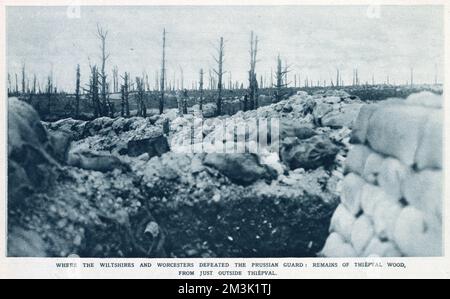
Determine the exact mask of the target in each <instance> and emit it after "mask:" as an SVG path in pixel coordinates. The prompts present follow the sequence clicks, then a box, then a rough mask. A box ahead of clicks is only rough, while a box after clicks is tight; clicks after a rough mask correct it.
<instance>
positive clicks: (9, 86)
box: [8, 73, 12, 96]
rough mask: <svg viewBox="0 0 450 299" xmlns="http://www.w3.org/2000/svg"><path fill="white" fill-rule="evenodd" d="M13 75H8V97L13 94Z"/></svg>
mask: <svg viewBox="0 0 450 299" xmlns="http://www.w3.org/2000/svg"><path fill="white" fill-rule="evenodd" d="M11 84H12V83H11V74H10V73H8V96H10V95H11V94H12V85H11Z"/></svg>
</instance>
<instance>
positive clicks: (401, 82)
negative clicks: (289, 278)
mask: <svg viewBox="0 0 450 299" xmlns="http://www.w3.org/2000/svg"><path fill="white" fill-rule="evenodd" d="M444 11H445V10H444V6H442V5H440V6H439V5H421V6H412V5H411V6H394V5H370V6H369V5H345V6H344V5H342V6H334V5H320V6H306V5H284V6H281V5H280V6H277V5H272V6H263V5H261V6H212V5H211V6H208V5H205V6H183V5H173V6H157V5H154V6H131V5H130V6H127V5H121V6H39V5H38V6H7V7H6V18H5V23H6V44H5V49H6V66H5V72H6V74H5V79H6V82H5V86H6V89H7V90H6V91H5V94H6V93H7V100H6V101H5V102H7V115H8V120H7V126H8V127H7V135H8V141H7V175H8V177H7V189H8V190H7V221H6V222H7V236H6V239H7V257H71V258H77V257H81V258H282V257H283V258H284V257H286V258H336V257H342V258H352V257H366V258H367V257H380V258H382V257H442V256H444V251H443V247H444V244H443V237H442V236H443V221H444V219H443V214H444V213H443V210H444V209H443V206H444V205H443V187H444V180H443V175H442V173H443V169H444V166H443V150H444V145H443V130H444V125H443V124H444V119H443V115H444V112H443V102H444V100H443V88H444V79H445V78H444V74H445V66H444V56H445V55H444V54H445V51H444V48H445V47H444V46H445V38H444ZM5 106H6V105H5ZM5 167H6V166H5Z"/></svg>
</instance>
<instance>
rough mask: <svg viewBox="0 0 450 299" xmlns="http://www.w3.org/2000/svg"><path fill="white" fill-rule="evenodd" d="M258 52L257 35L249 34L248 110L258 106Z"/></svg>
mask: <svg viewBox="0 0 450 299" xmlns="http://www.w3.org/2000/svg"><path fill="white" fill-rule="evenodd" d="M257 54H258V36H256V37H255V36H254V33H253V31H252V32H251V35H250V71H249V78H248V79H249V98H250V99H249V100H250V101H249V105H248V107H247V108H249V109H250V110H253V109H257V108H258V79H257V77H256V56H257Z"/></svg>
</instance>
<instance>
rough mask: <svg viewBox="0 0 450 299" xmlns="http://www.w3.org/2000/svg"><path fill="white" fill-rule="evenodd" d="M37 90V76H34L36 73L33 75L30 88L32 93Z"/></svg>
mask: <svg viewBox="0 0 450 299" xmlns="http://www.w3.org/2000/svg"><path fill="white" fill-rule="evenodd" d="M36 92H37V78H36V74H34V75H33V89H32V93H33V94H36Z"/></svg>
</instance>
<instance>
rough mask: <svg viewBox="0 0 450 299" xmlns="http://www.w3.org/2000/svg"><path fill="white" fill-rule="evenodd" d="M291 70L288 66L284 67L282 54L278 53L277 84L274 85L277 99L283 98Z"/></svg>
mask: <svg viewBox="0 0 450 299" xmlns="http://www.w3.org/2000/svg"><path fill="white" fill-rule="evenodd" d="M288 72H289V70H288V67H287V66H286V67H285V68H284V69H283V65H282V61H281V58H280V55H279V54H278V58H277V71H276V73H275V79H276V85H275V86H274V87H275V89H276V91H275V101H276V102H279V101H281V100H282V99H283V93H284V88H285V87H287V86H288V83H287V82H286V74H287V73H288Z"/></svg>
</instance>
